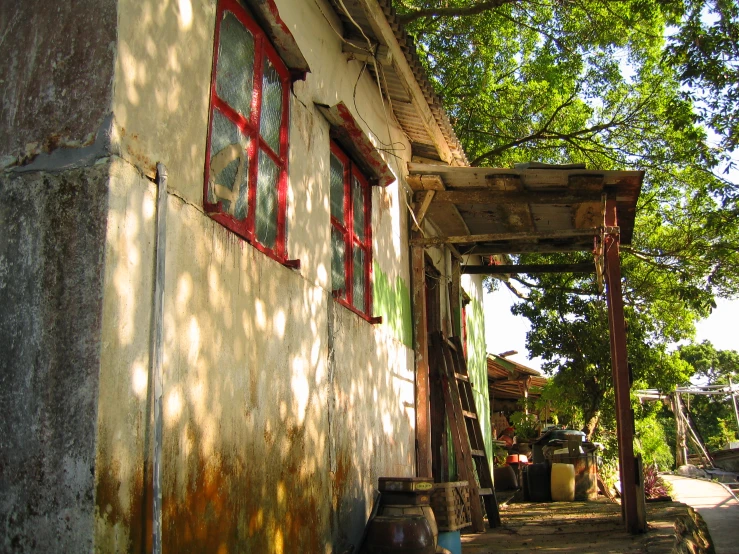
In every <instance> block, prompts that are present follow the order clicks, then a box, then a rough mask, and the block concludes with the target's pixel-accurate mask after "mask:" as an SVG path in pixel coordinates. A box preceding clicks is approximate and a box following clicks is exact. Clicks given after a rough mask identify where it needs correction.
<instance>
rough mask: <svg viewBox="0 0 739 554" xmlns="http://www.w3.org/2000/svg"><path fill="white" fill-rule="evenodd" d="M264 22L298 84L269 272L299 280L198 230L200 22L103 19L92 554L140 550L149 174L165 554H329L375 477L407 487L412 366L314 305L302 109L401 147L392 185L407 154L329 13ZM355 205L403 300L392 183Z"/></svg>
mask: <svg viewBox="0 0 739 554" xmlns="http://www.w3.org/2000/svg"><path fill="white" fill-rule="evenodd" d="M276 5H277V7H278V9H279V11H280V14H281V16H282V18H283V20H284V21H285V23H286V25H287V26H288V27H289V28H290V30H291V32H292V33H293V35H294V36H295V39H296V41H297V43H298V45H299V46H300V48H301V50H302V52H303V55H304V56H305V58H306V59H307V61H308V63H309V65H310V67H311V70H312V71H311V73H309V74H308V76H307V78H306V80H305V82H297V83H295V86H294V94H293V96H292V97H291V105H290V109H291V118H290V121H291V124H290V157H289V196H288V197H289V212H288V215H289V218H288V253H289V256H290V257H291V258H299V259H300V260H301V268H300V270H298V271H295V270H290V269H287V268H285V267H283V266H281V265H280V264H278V263H277V262H275V261H274V260H272V259H270V258H268V257H267V256H265V255H263V254H261V253H260V252H258V251H256V250H255V249H254V248H252V247H251V246H250V245H248V244H246V243H245V242H244V241H242V240H241V239H239V238H237V237H235V236H234V235H233V234H232V233H230V232H229V231H227V230H226V229H225V228H223V227H221V226H220V225H219V224H218V223H215V222H214V221H212V220H211V219H210V218H209V217H208V216H206V215H205V214H204V213H203V210H202V190H203V174H204V164H205V144H206V136H207V125H208V105H209V90H210V77H211V62H212V52H213V29H214V24H215V2H213V1H207V0H202V1H198V0H179V1H177V2H175V1H163V2H162V1H159V0H157V1H154V0H143V1H139V0H136V1H134V0H121V1H120V2H119V8H118V9H119V16H118V17H119V29H118V44H117V46H116V48H117V66H116V77H115V83H114V84H115V94H114V101H113V112H114V116H115V131H116V132H115V137H116V145H117V148H118V152H119V156H118V157H116V159H115V160H114V162H113V166H112V167H113V170H112V172H111V177H110V181H111V184H110V189H111V197H110V207H109V210H110V212H109V217H110V224H109V227H108V239H107V251H106V266H105V298H104V314H103V317H104V335H103V339H102V348H103V356H102V364H101V380H100V390H101V393H100V416H99V420H98V444H99V447H98V455H97V462H98V466H97V467H98V474H97V476H96V482H97V487H98V491H99V492H100V494H99V500H98V505H97V521H96V524H97V531H96V549H97V550H98V551H101V552H102V551H105V552H115V551H119V550H120V551H123V550H130V549H135V548H136V547H137V545H138V544H139V543H140V542H141V541H145V540H146V537H147V536H148V534H149V532H150V531H149V530H147V529H142V524H141V522H142V521H145V520H146V519H147V517H146V515H145V511H143V510H145V508H146V507H147V506H148V505H149V503H150V501H151V497H150V490H149V487H148V485H147V483H146V481H145V478H144V477H145V475H144V468H145V467H146V464H145V459H147V456H148V453H149V452H150V443H147V441H149V440H150V439H151V436H150V435H149V433H150V432H151V427H150V412H148V411H147V402H148V400H150V397H148V396H147V395H148V394H149V393H150V389H149V381H148V369H149V332H150V319H151V310H150V306H151V298H152V275H153V234H154V209H153V207H154V202H153V198H154V194H155V187H154V185H153V184H152V183H151V178H152V177H153V175H154V168H155V165H156V163H157V162H162V163H164V164H165V165H166V166H167V168H168V173H169V196H168V209H169V212H168V217H167V247H166V255H167V263H166V281H165V298H164V445H163V480H164V512H163V534H164V547H165V551H168V552H189V551H193V552H195V551H198V552H202V551H214V552H216V551H220V549H224V551H229V552H236V551H252V552H284V551H293V550H294V549H295V547H296V545H298V544H300V545H301V546H302V549H303V551H305V552H331V551H343V549H345V548H348V547H349V546H350V545H351V544H355V543H356V541H357V539H358V538H359V536H360V534H361V530H362V527H363V525H364V522H365V521H366V517H367V514H368V512H369V509H370V507H371V503H372V490H373V487H375V486H376V482H377V477H379V476H381V475H406V476H409V475H413V474H414V471H415V454H414V438H415V437H414V421H415V414H414V409H413V367H414V365H413V352H412V350H410V349H409V348H408V347H407V346H405V345H403V343H402V342H401V341H400V340H398V338H397V336H396V335H394V334H393V333H392V331H391V330H390V329H389V328H388V326H387V325H376V326H373V325H370V324H369V323H367V322H366V321H364V320H362V319H361V318H359V317H357V316H356V315H355V314H353V313H351V312H350V311H348V310H346V309H345V308H343V307H342V306H340V305H339V304H337V303H335V302H334V301H333V299H332V297H331V294H330V288H331V287H330V283H329V280H330V267H331V264H330V260H331V258H330V256H331V252H330V241H329V238H330V234H329V233H330V218H329V217H330V216H329V197H328V193H329V148H330V145H329V134H328V131H329V127H328V123H327V122H326V121H325V119H323V117H322V116H321V115H320V114H319V112H318V111H317V110H316V108H315V106H314V103H315V102H319V103H324V104H330V105H331V104H335V103H337V102H340V101H343V102H344V103H345V104H346V105H347V106H349V108H350V110H352V111H353V113H354V116H355V118H356V119H357V121H359V122H360V124H361V125H363V126H365V132H367V134H368V135H370V137H371V138H372V139H375V140H380V141H382V142H385V143H391V142H392V143H396V144H398V145H402V149H401V150H399V151H397V152H396V154H397V155H398V156H400V158H401V159H400V160H395V159H394V158H392V157H391V156H388V157H387V158H386V159H388V161H389V164H390V166H391V167H392V168H393V169H394V170H395V171H405V169H404V168H405V162H406V161H408V159H409V155H410V145H409V144H408V143H407V141H406V139H405V137H404V135H403V134H402V133H401V132H400V130H399V128H398V127H397V125H396V124H395V123H394V122H393V120H392V117H389V118H388V117H386V115H385V111H384V109H383V107H382V103H381V100H380V96H379V93H378V90H377V86H376V83H374V81H372V80H371V78H370V76H369V74H368V72H366V71H365V72H364V73H363V74H362V75H361V77H360V73H361V70H362V64H361V63H359V62H357V61H352V60H348V59H347V58H346V57H345V55H343V54H342V53H341V42H340V39H339V37H338V35H337V34H336V33H335V32H334V31H333V30H332V29H331V27H330V26H329V23H328V22H327V19H326V17H324V16H327V17H328V19H329V20H330V22H331V24H333V25H334V26H335V27H337V28H338V24H339V22H338V20H337V19H336V18H335V17H333V16H332V15H330V8H329V6H328V4H327V3H326V2H322V1H321V0H319V1H318V2H304V1H303V0H277V1H276ZM355 85H356V100H355V97H354V90H355ZM362 121H366V123H362ZM388 130H389V133H390V134H389V135H388ZM373 203H374V208H373V226H374V228H373V234H374V237H373V238H374V247H373V255H374V258H375V260H376V262H377V263H378V265H379V266H380V268H381V269H382V271H383V272H385V273H386V274H387V275H388V276H389V277H390V278H391V279H392V280H395V279H396V278H400V279H402V280H403V281H404V282H405V283H408V284H409V267H408V266H409V263H408V251H407V248H405V247H404V246H403V245H404V244H405V241H406V239H407V236H406V228H407V218H406V204H405V200H404V199H403V198H402V197H400V196H399V185H398V183H395V184H392V185H390V186H389V187H387V188H386V189H383V190H380V189H376V190H374V191H373ZM408 288H410V287H408ZM149 469H150V468H149ZM115 483H120V486H119V487H114V486H113V484H115ZM147 494H148V495H149V496H147Z"/></svg>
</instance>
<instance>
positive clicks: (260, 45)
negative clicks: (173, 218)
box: [203, 0, 299, 267]
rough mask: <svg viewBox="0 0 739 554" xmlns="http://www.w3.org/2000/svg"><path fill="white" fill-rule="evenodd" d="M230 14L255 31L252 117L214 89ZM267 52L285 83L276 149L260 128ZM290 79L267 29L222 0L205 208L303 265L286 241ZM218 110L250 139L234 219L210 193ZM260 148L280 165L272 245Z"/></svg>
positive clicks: (269, 250) (276, 254) (274, 253)
mask: <svg viewBox="0 0 739 554" xmlns="http://www.w3.org/2000/svg"><path fill="white" fill-rule="evenodd" d="M227 14H231V15H233V16H234V17H236V19H237V20H238V21H239V22H240V23H241V24H242V25H243V26H244V27H245V28H246V29H247V30H248V31H249V32H250V33H251V34H252V36H253V38H254V69H253V89H252V98H251V113H250V114H249V116H248V117H245V116H244V115H242V114H241V113H239V112H238V111H236V110H235V109H234V108H233V107H231V106H230V105H229V104H227V103H226V101H225V100H224V99H222V98H221V97H220V96H219V95H218V93H217V91H216V78H217V73H218V57H219V50H220V34H221V25H222V23H223V21H224V18H225V17H226V15H227ZM265 57H266V58H267V59H268V60H269V62H271V64H272V66H273V67H274V69H275V70H276V72H277V74H278V75H279V80H280V83H281V85H282V117H281V120H280V133H279V152H275V151H274V150H273V149H272V148H271V147H270V145H269V144H268V143H267V142H266V141H265V140H264V139H263V138H262V136H261V133H260V117H261V113H262V77H263V69H264V67H263V66H264V59H265ZM291 82H292V81H291V78H290V72H289V70H288V69H287V66H286V65H285V63H284V62H283V61H282V59H281V58H280V56H279V55H278V54H277V51H276V50H275V49H274V47H273V46H272V44H271V43H270V42H269V39H268V38H267V36H266V34H265V33H264V31H263V30H262V29H261V28H260V27H259V25H258V24H257V23H256V22H255V21H254V20H253V19H252V18H251V16H250V15H249V14H248V13H247V11H246V10H245V9H244V7H243V6H242V5H241V4H239V3H238V2H237V1H236V0H219V2H218V9H217V12H216V28H215V38H214V45H213V69H212V75H211V87H210V109H209V123H208V138H207V145H206V148H207V150H206V160H205V178H204V185H203V207H204V209H205V212H206V213H207V214H208V215H209V216H210V217H211V218H213V219H214V220H215V221H217V222H219V223H220V224H221V225H223V226H224V227H226V228H227V229H229V230H231V231H232V232H234V233H235V234H237V235H238V236H240V237H242V238H243V239H245V240H247V241H248V242H250V243H251V244H252V246H254V247H255V248H257V249H258V250H260V251H261V252H264V253H265V254H267V255H268V256H270V257H272V258H274V259H276V260H277V261H279V262H280V263H283V264H285V265H288V266H291V267H299V261H298V260H288V259H287V245H286V214H287V179H288V176H287V167H288V121H289V111H290V110H289V108H290V103H289V92H290V85H291ZM216 111H218V112H220V114H221V115H223V116H225V117H226V119H228V120H229V121H230V122H231V123H233V124H234V125H235V126H236V127H238V129H239V130H240V131H241V133H242V134H243V135H244V137H245V138H247V139H248V141H249V146H248V147H247V149H246V157H247V159H248V163H249V167H248V176H247V211H246V217H245V218H244V219H236V218H235V217H233V216H232V215H231V214H229V213H228V212H226V211H224V209H223V206H222V203H221V202H216V203H213V202H210V201H209V198H208V192H209V173H210V163H211V135H212V133H213V119H214V114H215V112H216ZM260 152H264V153H265V154H266V155H267V156H268V157H269V159H271V160H272V162H273V163H274V164H275V165H276V166H277V169H278V171H279V173H278V177H277V213H276V219H277V221H276V238H275V243H274V247H270V246H268V245H265V244H262V243H261V242H260V241H259V238H258V237H257V234H256V229H255V221H256V212H257V178H258V168H259V153H260Z"/></svg>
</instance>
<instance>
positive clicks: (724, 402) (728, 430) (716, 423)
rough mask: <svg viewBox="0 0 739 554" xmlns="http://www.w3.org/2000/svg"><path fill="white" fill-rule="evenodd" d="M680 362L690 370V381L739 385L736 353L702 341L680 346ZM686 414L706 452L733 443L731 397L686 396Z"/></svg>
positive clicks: (734, 437)
mask: <svg viewBox="0 0 739 554" xmlns="http://www.w3.org/2000/svg"><path fill="white" fill-rule="evenodd" d="M678 352H679V355H680V358H681V359H683V360H684V361H685V362H687V363H689V364H690V366H691V368H692V369H693V372H694V373H693V378H694V379H695V380H698V381H700V382H707V383H709V384H712V385H728V384H729V380H730V379H731V380H732V382H734V383H736V382H738V381H739V353H737V352H736V351H734V350H716V349H715V348H714V346H713V345H712V344H711V343H710V342H708V341H705V342H703V343H701V344H691V345H686V346H682V347H681V348H680V349H679V351H678ZM689 405H690V412H691V414H692V415H693V418H694V419H695V422H696V425H697V426H698V429H699V431H700V433H701V435H702V436H703V438H704V440H705V441H706V444H707V446H708V447H709V449H712V450H716V449H719V448H722V447H723V446H724V445H725V444H726V443H727V442H730V441H735V440H737V421H736V417H735V415H734V404H733V402H732V401H731V396H730V395H728V394H726V395H717V396H702V395H700V396H699V395H690V399H689Z"/></svg>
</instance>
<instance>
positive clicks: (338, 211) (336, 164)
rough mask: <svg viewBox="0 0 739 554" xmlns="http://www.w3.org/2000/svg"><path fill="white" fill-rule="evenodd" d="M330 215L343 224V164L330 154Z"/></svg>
mask: <svg viewBox="0 0 739 554" xmlns="http://www.w3.org/2000/svg"><path fill="white" fill-rule="evenodd" d="M331 215H332V216H334V217H335V218H336V219H338V220H339V221H340V222H341V224H342V225H343V224H344V164H342V163H341V160H339V158H337V157H336V156H334V155H333V154H331Z"/></svg>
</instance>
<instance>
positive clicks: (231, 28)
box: [216, 12, 254, 119]
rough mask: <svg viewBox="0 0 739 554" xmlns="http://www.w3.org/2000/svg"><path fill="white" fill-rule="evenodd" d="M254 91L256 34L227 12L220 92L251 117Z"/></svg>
mask: <svg viewBox="0 0 739 554" xmlns="http://www.w3.org/2000/svg"><path fill="white" fill-rule="evenodd" d="M253 91H254V37H253V36H252V34H251V33H250V32H249V31H248V30H247V29H246V28H245V27H244V26H243V25H242V24H241V23H240V22H239V20H238V19H236V17H235V16H234V15H233V14H232V13H230V12H226V15H225V16H224V18H223V22H222V23H221V34H220V39H219V44H218V68H217V69H216V93H218V96H220V97H221V99H222V100H225V101H226V102H227V103H228V105H229V106H231V107H232V108H233V109H234V110H236V111H237V112H239V113H241V114H242V115H243V116H245V117H246V118H247V119H248V118H249V114H250V113H251V99H252V93H253Z"/></svg>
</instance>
